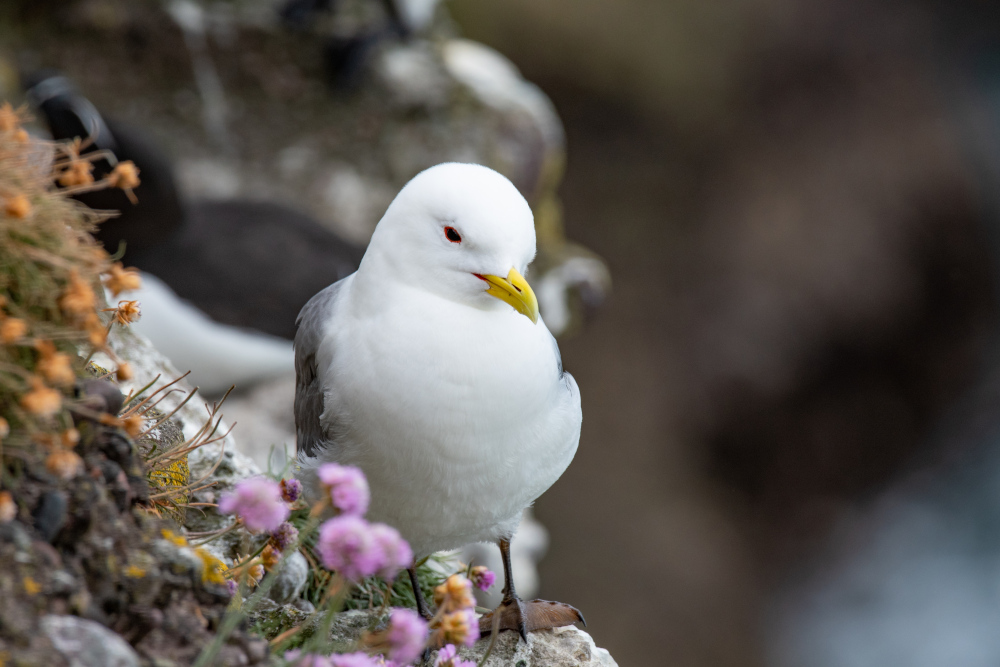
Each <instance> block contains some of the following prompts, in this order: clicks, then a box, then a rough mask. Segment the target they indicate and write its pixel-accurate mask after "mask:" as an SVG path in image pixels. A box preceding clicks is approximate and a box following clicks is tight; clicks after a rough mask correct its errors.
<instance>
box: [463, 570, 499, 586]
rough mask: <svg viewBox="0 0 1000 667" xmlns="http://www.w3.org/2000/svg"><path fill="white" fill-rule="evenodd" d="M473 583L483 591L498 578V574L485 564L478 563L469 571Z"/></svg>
mask: <svg viewBox="0 0 1000 667" xmlns="http://www.w3.org/2000/svg"><path fill="white" fill-rule="evenodd" d="M469 579H470V580H471V581H472V585H473V586H475V587H476V588H478V589H479V590H481V591H488V590H490V588H492V587H493V584H494V582H496V580H497V575H496V574H495V573H494V572H493V571H492V570H490V569H489V568H488V567H486V566H485V565H477V566H475V567H474V568H472V571H471V572H469Z"/></svg>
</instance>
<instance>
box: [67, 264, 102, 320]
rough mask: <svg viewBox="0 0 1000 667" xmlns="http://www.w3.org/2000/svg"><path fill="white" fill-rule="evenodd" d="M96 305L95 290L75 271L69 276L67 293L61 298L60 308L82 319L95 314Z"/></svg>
mask: <svg viewBox="0 0 1000 667" xmlns="http://www.w3.org/2000/svg"><path fill="white" fill-rule="evenodd" d="M96 305H97V297H96V296H94V290H93V288H92V287H91V286H90V285H89V284H88V283H87V282H86V281H84V280H82V279H81V278H80V274H79V272H78V271H77V270H76V269H73V270H72V271H71V272H70V274H69V284H68V285H67V286H66V291H64V292H63V295H62V296H61V297H59V307H60V308H62V310H63V312H64V313H66V314H67V315H69V316H72V317H76V318H82V317H87V316H88V315H91V314H93V311H94V307H95V306H96Z"/></svg>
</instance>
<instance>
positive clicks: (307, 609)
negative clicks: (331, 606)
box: [291, 598, 316, 614]
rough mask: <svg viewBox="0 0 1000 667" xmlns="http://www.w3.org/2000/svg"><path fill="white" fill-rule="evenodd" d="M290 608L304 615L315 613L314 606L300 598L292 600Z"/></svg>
mask: <svg viewBox="0 0 1000 667" xmlns="http://www.w3.org/2000/svg"><path fill="white" fill-rule="evenodd" d="M291 606H292V607H294V608H295V609H298V610H299V611H301V612H302V613H305V614H311V613H313V612H314V611H316V605H314V604H313V603H312V602H310V601H309V600H304V599H302V598H299V599H297V600H292V602H291Z"/></svg>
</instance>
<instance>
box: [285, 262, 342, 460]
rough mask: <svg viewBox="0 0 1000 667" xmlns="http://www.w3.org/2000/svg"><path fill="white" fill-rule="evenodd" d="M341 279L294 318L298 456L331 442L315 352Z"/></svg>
mask: <svg viewBox="0 0 1000 667" xmlns="http://www.w3.org/2000/svg"><path fill="white" fill-rule="evenodd" d="M343 282H344V281H343V280H339V281H337V282H335V283H334V284H332V285H330V286H329V287H327V288H326V289H324V290H323V291H321V292H319V293H317V294H316V296H314V297H313V298H311V299H309V302H308V303H306V305H305V306H304V307H303V308H302V311H301V312H300V313H299V316H298V318H297V319H296V320H295V325H296V327H297V330H296V332H295V433H296V438H297V446H298V453H299V456H303V455H304V456H309V457H312V456H315V455H316V454H317V453H318V452H319V450H321V449H325V448H326V447H328V446H329V445H330V444H331V443H329V442H328V438H327V429H326V428H324V426H323V423H322V422H321V421H320V416H322V414H323V386H322V383H321V381H320V378H319V376H318V373H317V368H316V352H317V350H318V348H319V345H320V343H321V342H322V340H323V331H324V329H325V327H326V323H327V322H328V321H329V319H330V315H331V313H332V312H333V307H334V305H335V304H336V302H337V295H338V293H339V292H340V289H341V287H342V285H343Z"/></svg>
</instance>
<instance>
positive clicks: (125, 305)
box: [109, 301, 142, 327]
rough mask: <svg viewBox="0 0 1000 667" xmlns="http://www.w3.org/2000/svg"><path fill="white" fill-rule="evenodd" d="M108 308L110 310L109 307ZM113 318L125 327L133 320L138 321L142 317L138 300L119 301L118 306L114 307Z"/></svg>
mask: <svg viewBox="0 0 1000 667" xmlns="http://www.w3.org/2000/svg"><path fill="white" fill-rule="evenodd" d="M109 310H111V309H110V308H109ZM113 317H114V320H115V322H117V323H118V324H120V325H122V326H123V327H127V326H128V325H130V324H132V323H133V322H138V321H139V318H140V317H142V310H141V309H140V308H139V302H138V301H119V302H118V307H117V308H115V309H114V315H113Z"/></svg>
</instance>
